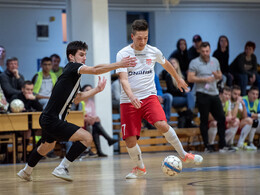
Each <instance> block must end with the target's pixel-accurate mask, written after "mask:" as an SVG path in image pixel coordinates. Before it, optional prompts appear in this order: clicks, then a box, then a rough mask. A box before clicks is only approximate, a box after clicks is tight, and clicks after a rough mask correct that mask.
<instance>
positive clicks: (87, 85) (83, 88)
mask: <svg viewBox="0 0 260 195" xmlns="http://www.w3.org/2000/svg"><path fill="white" fill-rule="evenodd" d="M87 87H91V88H93V87H92V85H90V84H86V85H84V86H83V87H82V88H81V91H84V90H85V89H86V88H87Z"/></svg>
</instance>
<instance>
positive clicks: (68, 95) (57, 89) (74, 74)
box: [43, 62, 85, 120]
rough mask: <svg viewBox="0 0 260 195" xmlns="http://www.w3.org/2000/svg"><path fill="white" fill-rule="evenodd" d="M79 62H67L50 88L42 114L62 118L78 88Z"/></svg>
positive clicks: (80, 65) (79, 76)
mask: <svg viewBox="0 0 260 195" xmlns="http://www.w3.org/2000/svg"><path fill="white" fill-rule="evenodd" d="M82 66H85V65H83V64H80V63H72V62H70V63H68V64H67V65H66V66H65V68H64V71H63V73H62V75H61V76H60V77H59V78H58V81H57V82H56V84H55V86H54V87H53V89H52V93H51V97H50V99H49V101H48V104H47V106H46V108H45V109H44V110H43V114H44V115H47V116H51V117H55V118H57V117H58V118H59V119H61V120H64V119H65V117H66V115H67V113H68V111H69V108H70V106H71V103H72V101H73V100H74V98H75V96H76V95H77V93H78V91H79V88H80V78H81V74H80V73H79V70H80V68H81V67H82Z"/></svg>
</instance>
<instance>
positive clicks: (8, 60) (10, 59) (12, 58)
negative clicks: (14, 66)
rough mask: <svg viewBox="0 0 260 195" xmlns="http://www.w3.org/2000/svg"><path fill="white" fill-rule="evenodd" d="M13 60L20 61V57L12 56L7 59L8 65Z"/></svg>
mask: <svg viewBox="0 0 260 195" xmlns="http://www.w3.org/2000/svg"><path fill="white" fill-rule="evenodd" d="M11 61H18V58H17V57H11V58H8V59H7V60H6V66H7V65H8V64H9V62H11Z"/></svg>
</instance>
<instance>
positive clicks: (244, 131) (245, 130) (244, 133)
mask: <svg viewBox="0 0 260 195" xmlns="http://www.w3.org/2000/svg"><path fill="white" fill-rule="evenodd" d="M250 130H251V126H250V125H245V126H244V127H243V128H242V130H241V134H240V137H239V140H238V142H237V147H240V146H242V145H243V144H244V142H245V139H246V137H247V135H248V133H249V132H250Z"/></svg>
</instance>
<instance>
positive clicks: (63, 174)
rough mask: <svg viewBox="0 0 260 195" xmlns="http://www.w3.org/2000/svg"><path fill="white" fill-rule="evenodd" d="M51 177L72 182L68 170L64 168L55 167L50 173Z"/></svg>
mask: <svg viewBox="0 0 260 195" xmlns="http://www.w3.org/2000/svg"><path fill="white" fill-rule="evenodd" d="M52 175H54V176H55V177H58V178H60V179H64V180H66V181H73V179H72V177H71V176H70V174H69V170H68V169H67V168H65V167H56V168H55V169H54V171H53V172H52Z"/></svg>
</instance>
